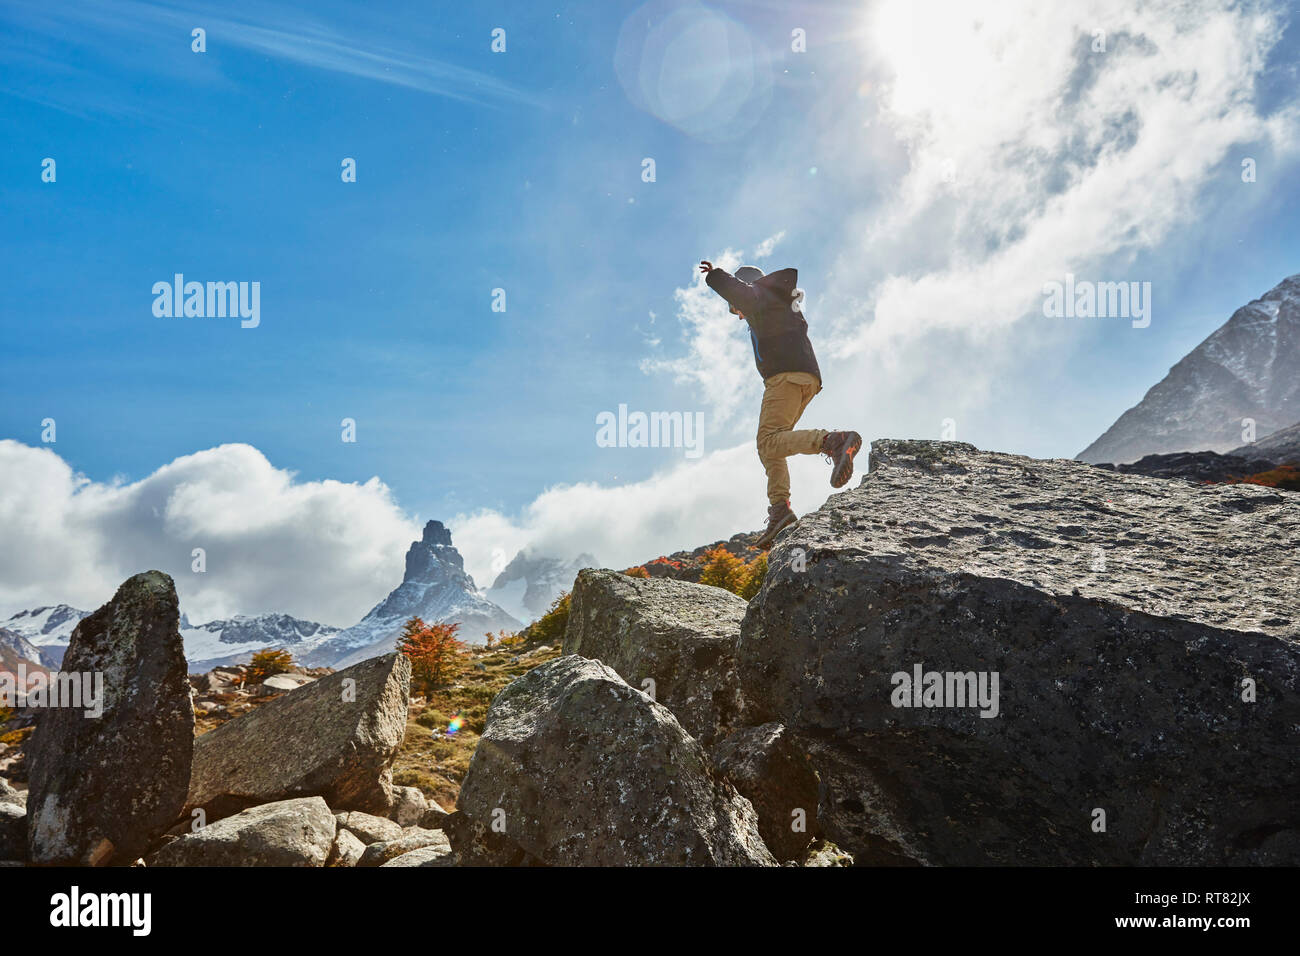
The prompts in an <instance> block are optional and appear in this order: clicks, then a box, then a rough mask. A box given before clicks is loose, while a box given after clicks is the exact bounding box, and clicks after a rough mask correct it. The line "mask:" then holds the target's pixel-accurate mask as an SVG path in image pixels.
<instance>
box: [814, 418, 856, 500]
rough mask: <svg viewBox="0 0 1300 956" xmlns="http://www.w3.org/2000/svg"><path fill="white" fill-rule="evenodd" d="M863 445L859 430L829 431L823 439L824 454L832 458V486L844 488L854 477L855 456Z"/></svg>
mask: <svg viewBox="0 0 1300 956" xmlns="http://www.w3.org/2000/svg"><path fill="white" fill-rule="evenodd" d="M861 447H862V436H861V435H859V434H858V433H857V432H827V434H826V437H825V438H823V439H822V454H823V455H825V456H826V457H827V458H829V459H830V460H831V487H832V488H843V487H844V486H845V485H846V484H848V481H849V479H850V478H852V477H853V456H854V455H856V454H857V453H858V449H859V448H861Z"/></svg>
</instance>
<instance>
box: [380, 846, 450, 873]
mask: <svg viewBox="0 0 1300 956" xmlns="http://www.w3.org/2000/svg"><path fill="white" fill-rule="evenodd" d="M379 865H380V866H381V867H382V866H455V865H456V854H455V853H454V852H453V851H452V849H451V844H447V845H446V846H443V845H442V844H438V845H436V846H425V847H420V849H418V850H412V851H411V852H410V853H403V854H402V855H401V856H399V857H394V858H393V859H391V860H389V861H388V862H387V863H381V864H379Z"/></svg>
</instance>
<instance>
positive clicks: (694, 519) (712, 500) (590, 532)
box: [448, 443, 831, 586]
mask: <svg viewBox="0 0 1300 956" xmlns="http://www.w3.org/2000/svg"><path fill="white" fill-rule="evenodd" d="M608 451H609V453H610V454H624V455H635V454H638V453H640V452H641V451H642V449H618V448H611V449H609V450H608ZM790 473H791V479H792V486H793V488H794V491H793V495H792V499H791V501H792V504H793V506H794V508H795V510H796V511H801V512H806V511H810V510H812V509H814V508H816V507H817V506H819V505H820V504H821V503H822V501H824V500H825V498H826V496H827V494H829V493H830V491H831V488H830V485H829V483H828V478H829V474H830V472H829V466H828V465H827V464H826V463H825V461H824V460H823V459H821V458H820V457H816V456H811V455H808V456H798V457H797V458H792V459H790ZM766 511H767V493H766V479H765V477H764V475H763V469H762V466H761V465H760V464H759V462H758V454H757V452H756V451H755V449H754V446H753V444H752V443H746V444H744V445H738V446H736V447H734V448H727V449H722V450H719V451H715V452H712V453H710V454H707V455H705V456H704V457H702V458H700V459H698V460H696V461H681V462H679V463H677V464H675V465H671V466H669V467H667V468H665V469H663V470H662V471H660V472H657V473H656V474H654V475H653V476H651V477H649V478H647V479H645V480H643V481H638V482H633V483H630V484H624V485H615V486H603V485H598V484H594V483H582V484H576V485H565V486H561V487H556V488H550V489H547V490H546V491H545V492H543V493H542V494H541V495H539V496H538V497H537V498H536V499H534V500H533V502H532V503H531V504H530V505H529V506H528V507H527V508H525V509H524V510H523V512H522V513H521V514H520V515H519V516H518V517H517V518H508V517H506V516H504V515H502V514H500V513H499V512H496V511H480V512H476V513H473V514H468V515H459V516H457V517H456V518H454V519H453V520H451V521H450V522H448V524H449V526H450V527H451V528H452V532H453V540H454V541H455V544H456V546H457V548H459V549H460V551H461V552H462V554H464V556H465V563H466V567H467V568H468V569H469V570H470V573H471V574H474V576H475V581H476V582H477V583H478V584H479V585H480V586H482V585H485V584H488V583H490V582H491V575H490V574H488V573H487V569H489V568H490V566H491V564H492V561H493V556H494V553H495V555H496V556H497V557H498V558H499V556H500V555H502V554H505V555H507V556H513V555H514V554H515V553H516V552H517V551H518V550H520V549H521V548H523V547H526V546H527V547H532V548H534V549H536V550H537V551H538V552H539V553H542V554H549V555H556V556H559V557H563V558H566V559H569V558H573V557H576V556H577V555H578V554H581V553H582V552H584V551H585V552H589V553H591V554H593V555H594V556H595V557H596V558H597V560H599V561H600V563H601V564H603V565H604V566H606V567H612V568H620V569H621V568H626V567H630V566H632V565H636V564H642V563H644V562H646V561H649V560H652V559H654V558H656V557H659V556H660V555H664V554H669V553H672V552H673V551H678V550H683V549H685V550H690V549H693V548H696V547H699V546H700V545H704V544H709V543H711V542H713V541H717V540H720V539H723V538H729V537H731V536H732V535H733V534H736V533H737V532H741V531H756V530H758V529H759V528H761V527H762V525H763V522H764V520H765V519H766Z"/></svg>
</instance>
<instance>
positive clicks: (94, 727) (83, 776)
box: [27, 571, 194, 865]
mask: <svg viewBox="0 0 1300 956" xmlns="http://www.w3.org/2000/svg"><path fill="white" fill-rule="evenodd" d="M179 621H180V614H179V611H178V609H177V603H176V589H175V587H174V586H173V584H172V579H171V578H170V577H168V576H167V575H165V574H163V573H162V572H161V571H146V572H144V573H143V574H137V575H135V576H134V577H132V578H128V579H127V580H126V581H125V582H124V583H123V584H122V586H121V587H119V588H118V589H117V594H115V595H114V596H113V599H112V600H111V601H109V602H108V603H107V604H105V605H104V606H103V607H101V608H100V609H99V610H98V611H96V612H94V613H93V614H91V615H90V616H89V617H86V618H84V619H83V620H82V621H81V623H79V624H78V625H77V628H76V630H74V631H73V632H72V639H71V642H70V644H69V645H68V650H67V653H66V654H65V655H64V657H63V664H62V666H61V669H60V673H61V674H64V675H89V676H90V678H91V680H90V681H89V683H90V686H91V688H92V689H93V688H94V687H95V686H96V684H98V682H99V679H100V678H102V692H103V700H102V713H100V714H99V716H87V712H86V708H85V707H84V706H80V707H67V706H61V707H52V708H49V709H46V710H43V711H41V712H40V717H39V720H38V722H37V725H36V730H35V732H34V733H33V735H32V742H31V749H30V752H29V756H28V760H29V763H30V766H31V770H30V779H29V796H28V802H27V809H28V821H27V827H28V833H27V840H28V847H29V851H30V858H31V861H32V862H33V863H38V864H61V865H76V864H92V865H104V864H127V865H129V864H130V863H132V862H134V861H135V860H136V859H137V858H138V857H139V856H140V855H141V854H142V853H143V852H144V851H145V849H146V848H147V847H148V846H149V844H150V843H152V842H153V841H154V840H155V839H156V838H157V837H158V836H160V835H161V834H162V833H163V832H164V831H165V830H166V829H167V828H168V827H169V826H170V825H171V824H172V822H173V821H174V820H175V819H176V815H177V813H178V812H179V811H180V809H181V807H182V806H183V805H184V803H185V789H186V785H187V784H188V783H189V779H190V761H191V757H192V755H193V751H194V710H193V707H192V706H191V704H190V685H189V681H188V679H187V676H186V671H187V666H186V663H185V653H184V647H183V645H182V642H181V635H180V631H179V630H178V625H179ZM83 683H85V682H84V681H83Z"/></svg>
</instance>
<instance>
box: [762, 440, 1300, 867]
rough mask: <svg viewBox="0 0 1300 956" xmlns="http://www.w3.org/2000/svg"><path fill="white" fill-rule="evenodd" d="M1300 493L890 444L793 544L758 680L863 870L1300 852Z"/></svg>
mask: <svg viewBox="0 0 1300 956" xmlns="http://www.w3.org/2000/svg"><path fill="white" fill-rule="evenodd" d="M1298 502H1300V499H1297V498H1296V496H1294V495H1289V494H1286V493H1280V492H1277V491H1273V490H1271V489H1267V488H1262V487H1252V486H1233V487H1212V486H1196V485H1189V484H1186V483H1184V482H1177V481H1167V480H1162V479H1156V478H1146V477H1137V476H1127V475H1118V474H1115V473H1113V472H1108V471H1104V470H1101V469H1097V468H1093V467H1091V466H1088V465H1084V464H1081V463H1077V462H1071V461H1039V460H1034V459H1030V458H1024V457H1020V456H1015V455H1003V454H995V453H990V452H981V451H979V450H977V449H975V448H974V447H972V446H970V445H966V444H960V443H955V442H904V441H878V442H876V443H875V444H874V445H873V446H872V455H871V470H870V473H869V474H868V476H867V477H866V478H865V479H864V480H863V481H862V484H861V486H860V487H859V488H857V489H854V490H851V491H848V492H845V493H842V494H838V495H834V496H832V497H831V499H830V500H829V501H828V502H827V503H826V505H824V506H823V507H822V508H821V509H820V510H818V511H817V512H816V513H814V514H811V515H807V516H805V517H804V518H803V519H802V520H801V521H800V523H799V525H798V527H797V528H795V529H793V530H792V531H790V532H788V533H787V534H786V535H785V536H783V538H782V539H781V543H780V544H779V546H778V547H777V548H776V549H775V550H774V551H773V552H772V556H771V560H770V563H769V568H768V574H767V580H766V583H765V585H764V588H763V590H762V592H760V594H759V595H758V596H757V597H756V598H755V600H754V601H753V602H752V603H751V605H750V609H749V612H748V614H747V616H746V618H745V622H744V627H743V631H742V636H741V640H740V644H739V647H738V656H739V660H740V673H741V678H742V680H743V682H744V684H745V687H746V690H747V692H748V696H749V698H750V699H751V700H752V701H755V702H757V704H758V705H759V706H761V708H762V709H763V710H764V711H765V713H764V716H765V717H766V718H767V719H771V720H780V721H781V722H783V723H784V724H785V725H786V726H787V727H788V728H790V730H791V731H792V732H793V734H795V736H796V737H797V738H798V739H799V741H800V743H801V745H802V746H803V747H804V748H805V749H806V750H808V751H809V752H810V753H811V755H812V758H813V763H814V765H815V767H816V769H817V771H818V773H819V775H820V777H821V782H822V785H823V788H824V789H823V799H822V804H821V807H820V811H821V812H820V823H821V826H822V827H823V829H824V830H825V831H826V834H827V836H828V837H829V838H830V839H832V840H834V841H835V842H836V843H837V844H839V845H840V846H842V847H843V848H844V849H846V850H848V851H849V852H851V853H852V854H853V855H854V857H855V858H856V860H857V862H858V863H859V864H871V863H921V864H1080V865H1088V864H1093V865H1096V864H1142V865H1148V864H1151V865H1154V864H1175V865H1210V864H1224V863H1235V862H1248V861H1250V860H1261V861H1269V862H1283V861H1286V862H1290V863H1292V864H1295V863H1300V859H1298V858H1296V856H1295V853H1294V848H1295V847H1296V846H1297V842H1296V841H1295V840H1294V839H1288V838H1285V834H1292V835H1295V834H1296V833H1297V831H1300V800H1297V797H1296V794H1297V793H1300V761H1297V760H1296V759H1295V754H1296V738H1295V727H1296V726H1300V694H1298V693H1297V682H1298V677H1300V548H1297V547H1296V542H1297V540H1300V503H1298ZM916 669H920V670H921V672H922V675H923V676H922V681H921V690H922V693H921V694H920V699H919V702H920V704H921V705H922V706H897V705H901V704H904V703H906V704H912V705H915V704H916V703H917V701H918V698H917V696H914V695H913V694H912V693H910V690H911V689H910V688H908V687H906V686H905V685H904V683H903V680H902V677H904V676H905V677H907V678H909V679H910V678H911V677H912V675H913V674H915V672H916ZM928 672H936V673H943V674H947V673H953V674H966V673H969V674H970V675H971V676H972V678H973V680H974V688H973V689H974V690H975V691H977V692H978V690H979V689H980V682H981V681H982V682H983V689H984V691H985V701H986V703H988V704H989V705H990V706H982V707H981V706H970V705H969V704H970V701H969V700H968V701H966V702H964V703H965V704H966V706H960V705H961V704H962V703H963V702H962V701H961V700H960V699H958V697H957V693H956V692H957V691H958V690H966V689H967V688H969V687H970V686H971V685H970V684H968V683H967V682H966V681H965V680H964V679H963V680H960V681H959V680H956V679H954V680H952V681H951V682H949V680H948V678H947V677H945V678H944V684H943V687H942V688H936V687H935V685H934V682H933V679H932V678H927V677H925V676H924V675H925V674H926V673H928ZM895 675H900V677H898V678H895ZM994 675H996V676H997V677H998V681H999V682H998V685H997V687H998V695H997V699H996V702H995V701H994V697H993V693H992V691H993V686H994V685H993V683H992V678H993V676H994ZM1252 694H1253V702H1247V701H1246V700H1243V695H1245V696H1247V697H1250V696H1251V695H1252ZM936 703H947V704H950V705H952V704H956V705H958V706H928V705H930V704H936ZM981 713H988V714H989V715H990V716H987V717H984V716H981ZM994 714H996V715H995V716H994ZM1279 834H1281V835H1283V836H1279ZM1263 844H1267V845H1266V846H1264V845H1263Z"/></svg>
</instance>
